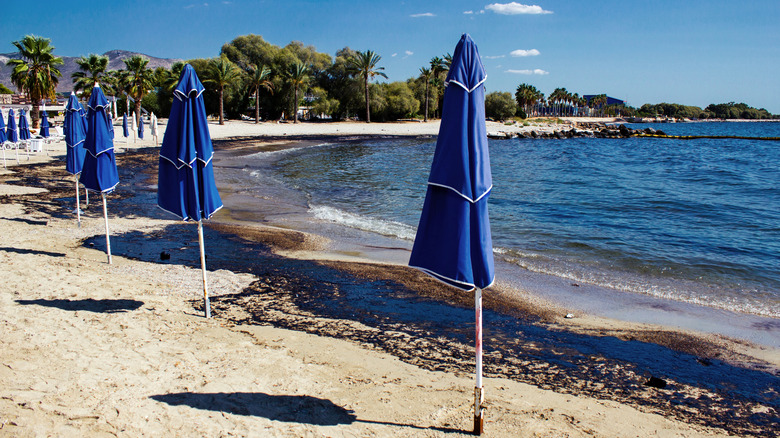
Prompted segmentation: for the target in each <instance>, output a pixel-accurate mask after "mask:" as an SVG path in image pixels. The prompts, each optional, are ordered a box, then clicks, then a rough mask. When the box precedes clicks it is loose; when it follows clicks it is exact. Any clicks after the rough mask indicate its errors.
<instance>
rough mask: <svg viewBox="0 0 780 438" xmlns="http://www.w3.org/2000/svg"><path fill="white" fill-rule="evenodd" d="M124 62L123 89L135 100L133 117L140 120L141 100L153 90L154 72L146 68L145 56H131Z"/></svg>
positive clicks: (146, 60) (147, 59)
mask: <svg viewBox="0 0 780 438" xmlns="http://www.w3.org/2000/svg"><path fill="white" fill-rule="evenodd" d="M124 61H125V69H126V70H125V72H124V73H123V74H122V82H123V84H124V87H123V88H124V89H125V91H126V92H127V93H128V95H129V96H130V97H132V98H133V99H134V100H135V106H134V112H135V117H136V120H141V100H142V99H143V98H144V96H146V93H148V92H149V91H151V90H152V89H153V88H154V86H153V81H154V71H153V70H151V69H150V68H149V67H147V66H148V65H149V58H147V57H145V56H141V55H133V56H131V57H130V58H127V59H125V60H124Z"/></svg>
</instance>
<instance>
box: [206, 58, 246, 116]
mask: <svg viewBox="0 0 780 438" xmlns="http://www.w3.org/2000/svg"><path fill="white" fill-rule="evenodd" d="M240 80H241V70H240V69H239V68H238V66H236V64H234V63H233V62H231V61H230V60H229V59H228V58H227V56H220V57H219V58H216V59H214V60H212V61H211V65H210V66H209V74H208V79H206V81H205V82H206V83H208V84H211V85H213V86H214V87H216V90H217V92H218V93H219V124H220V125H224V124H225V118H224V115H225V87H231V86H233V85H236V82H238V81H240Z"/></svg>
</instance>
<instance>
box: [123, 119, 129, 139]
mask: <svg viewBox="0 0 780 438" xmlns="http://www.w3.org/2000/svg"><path fill="white" fill-rule="evenodd" d="M122 134H124V136H125V138H127V137H130V131H129V130H128V129H127V113H124V114H122Z"/></svg>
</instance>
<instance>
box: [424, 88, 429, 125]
mask: <svg viewBox="0 0 780 438" xmlns="http://www.w3.org/2000/svg"><path fill="white" fill-rule="evenodd" d="M425 121H426V122H427V121H428V82H426V83H425Z"/></svg>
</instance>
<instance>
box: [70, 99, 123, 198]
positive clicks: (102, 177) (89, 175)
mask: <svg viewBox="0 0 780 438" xmlns="http://www.w3.org/2000/svg"><path fill="white" fill-rule="evenodd" d="M108 105H109V103H108V100H107V99H106V96H105V95H104V94H103V90H101V89H100V87H99V86H97V85H96V86H95V88H93V89H92V95H91V96H90V98H89V103H88V104H87V108H88V110H87V136H86V139H85V140H84V148H85V149H86V150H87V154H86V155H85V157H84V167H83V169H82V172H81V178H80V179H79V180H80V181H81V183H82V184H84V187H86V188H87V189H88V190H92V191H94V192H102V193H110V192H112V191H114V189H115V188H116V185H117V184H119V173H118V171H117V168H116V158H115V157H114V135H113V130H112V129H111V118H110V116H109V115H108V112H107V111H108Z"/></svg>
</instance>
